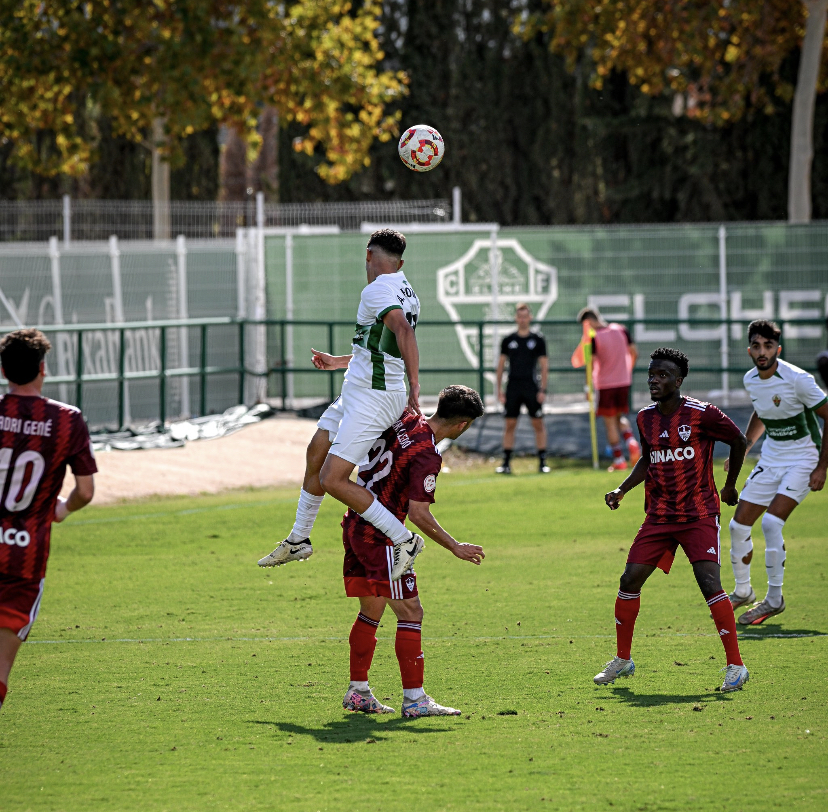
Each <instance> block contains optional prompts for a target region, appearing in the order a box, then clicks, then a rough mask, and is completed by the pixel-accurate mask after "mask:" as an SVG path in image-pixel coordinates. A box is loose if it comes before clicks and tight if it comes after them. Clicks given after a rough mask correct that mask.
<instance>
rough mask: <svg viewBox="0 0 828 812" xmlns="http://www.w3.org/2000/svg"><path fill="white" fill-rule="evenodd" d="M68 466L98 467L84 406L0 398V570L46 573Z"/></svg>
mask: <svg viewBox="0 0 828 812" xmlns="http://www.w3.org/2000/svg"><path fill="white" fill-rule="evenodd" d="M67 465H69V467H70V468H71V469H72V471H73V472H74V473H75V474H76V475H77V476H88V475H90V474H94V473H96V472H97V470H98V468H97V466H96V465H95V457H94V456H93V454H92V447H91V445H90V442H89V430H88V429H87V428H86V423H84V420H83V415H82V414H81V413H80V410H78V409H76V408H75V407H74V406H67V405H66V404H65V403H59V402H58V401H56V400H49V398H44V397H32V396H24V395H17V394H8V395H3V396H2V397H0V573H3V574H4V575H13V576H15V577H16V578H24V579H27V580H40V579H41V578H43V577H44V576H45V574H46V561H47V560H48V558H49V538H50V536H51V531H52V520H53V519H54V515H55V505H56V504H57V498H58V496H59V495H60V489H61V486H62V485H63V477H64V475H65V473H66V466H67Z"/></svg>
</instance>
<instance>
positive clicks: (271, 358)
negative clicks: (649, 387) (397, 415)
mask: <svg viewBox="0 0 828 812" xmlns="http://www.w3.org/2000/svg"><path fill="white" fill-rule="evenodd" d="M665 321H666V320H664V319H654V320H650V321H647V322H641V321H634V322H631V323H630V324H629V325H628V326H629V327H630V328H634V327H635V326H636V325H638V324H640V325H641V326H642V327H644V328H646V329H658V328H660V327H663V326H665ZM713 322H714V320H712V319H708V320H703V319H696V320H691V321H690V322H689V324H690V325H691V326H693V327H695V328H698V329H701V328H710V327H711V325H712V323H713ZM730 323H731V324H732V323H733V322H730ZM813 323H814V321H813V320H811V321H802V322H796V323H795V324H796V326H807V325H810V324H813ZM718 324H719V326H722V324H721V322H719V323H718ZM454 326H455V325H454V323H453V322H450V321H445V322H421V323H419V324H418V335H423V334H427V333H428V332H431V331H437V330H439V329H441V328H451V329H453V328H454ZM466 326H467V327H470V328H471V329H473V330H474V331H475V332H476V333H477V336H478V341H477V342H476V347H477V357H476V360H475V363H474V364H468V363H461V364H456V363H455V364H451V363H449V364H445V365H437V364H424V365H422V366H421V369H420V380H421V382H423V386H422V390H421V395H422V397H424V398H434V397H435V396H436V395H437V394H438V393H439V391H440V390H441V389H442V388H443V387H445V386H447V385H449V384H457V383H461V384H465V385H467V386H471V387H474V388H475V389H477V390H478V391H479V392H480V393H481V394H482V395H484V397H487V399H488V403H489V405H490V406H495V404H496V402H497V401H496V399H495V398H494V387H493V383H492V376H493V373H494V369H493V367H492V365H491V364H490V363H489V360H488V359H487V353H486V350H485V341H484V335H485V333H486V331H488V330H490V329H491V328H492V324H491V323H490V322H477V323H475V324H468V325H466ZM506 326H507V325H506V324H501V325H500V327H501V328H506ZM538 326H539V327H541V328H543V330H544V332H546V333H547V334H553V333H554V332H555V331H557V330H558V329H562V328H564V327H569V326H570V322H569V321H565V322H564V321H563V320H550V321H546V322H543V323H542V324H540V325H538ZM40 329H41V330H43V331H44V332H45V333H46V334H47V335H49V336H50V337H51V339H52V342H53V345H56V346H57V348H58V350H57V353H53V356H56V355H60V364H61V367H62V371H61V370H58V369H56V367H55V366H54V365H55V364H56V362H57V358H56V357H53V356H49V357H48V358H47V373H48V377H47V381H46V386H45V389H44V394H46V395H48V396H50V397H54V398H56V399H58V400H61V401H63V402H66V403H71V404H73V405H75V406H77V407H78V408H81V409H83V411H84V414H85V416H86V418H87V420H88V422H89V423H90V426H92V427H93V428H94V429H97V430H102V429H103V430H120V429H123V428H128V427H133V428H135V427H138V426H143V427H146V426H150V427H152V426H155V427H156V428H158V429H161V428H163V426H164V425H165V424H166V423H167V422H168V421H170V420H176V419H185V418H189V417H196V416H203V415H207V414H215V413H217V412H222V411H224V410H225V409H227V408H229V407H231V406H235V405H237V404H239V403H245V402H246V403H247V404H248V405H252V398H251V394H250V393H251V392H253V393H256V392H258V393H260V394H259V397H261V398H264V397H265V396H266V398H267V399H268V400H269V402H270V403H271V404H272V405H273V406H275V407H276V408H277V409H282V410H290V409H295V408H296V407H297V406H304V407H307V406H309V405H311V404H327V403H330V402H332V401H333V400H334V399H335V398H336V396H337V394H338V392H339V390H340V388H341V382H342V377H343V374H344V372H343V371H342V370H335V371H331V372H322V371H320V370H318V369H316V368H315V367H313V366H312V365H311V364H310V363H309V362H305V363H303V364H292V363H291V362H290V361H289V359H288V356H287V353H286V348H287V342H286V336H287V333H288V332H289V331H290V330H291V329H293V330H298V329H306V330H311V331H313V332H314V333H315V335H316V341H315V342H314V346H316V347H317V348H318V349H323V350H325V351H327V352H330V353H332V354H340V353H341V351H342V347H341V340H340V337H341V335H343V334H344V333H343V331H344V330H347V331H348V332H350V331H352V329H353V324H352V323H351V322H341V321H340V322H334V321H328V322H326V321H298V322H289V321H284V320H278V319H264V320H252V319H231V318H210V319H178V320H166V321H148V322H131V323H129V324H73V325H44V326H42V327H40ZM182 333H186V334H187V336H188V340H187V343H188V345H189V347H190V348H191V352H190V353H189V355H188V356H187V359H186V365H184V366H182V365H181V364H180V362H176V358H175V356H174V354H173V353H172V352H171V347H172V346H173V345H174V344H175V342H179V343H180V342H181V341H182V340H183V339H182ZM262 334H264V335H262ZM257 341H261V342H263V343H264V344H266V346H267V355H266V358H265V363H264V365H263V366H262V365H260V362H259V361H258V359H257V357H256V355H255V353H252V352H251V351H250V350H251V347H252V346H253V345H254V344H255V343H256V342H257ZM139 345H143V349H142V350H139V349H138V347H139ZM102 351H104V352H109V353H111V354H112V355H113V357H114V358H115V359H116V360H115V363H114V365H113V366H112V367H111V368H109V369H105V370H103V371H101V369H100V367H99V366H98V365H96V359H95V355H96V353H99V352H102ZM135 352H143V353H144V354H145V355H146V356H147V359H148V361H147V363H145V364H144V368H142V369H140V370H134V369H131V368H130V364H129V356H130V353H135ZM567 356H568V353H567ZM548 358H549V366H548V369H549V373H550V380H553V379H555V380H558V381H561V380H563V379H566V380H568V381H570V382H571V383H570V385H567V386H565V387H562V388H563V389H566V390H567V391H571V390H573V389H574V390H577V389H578V388H579V387H581V386H582V385H583V383H584V378H585V375H584V370H583V369H575V368H573V367H572V366H571V365H570V364H568V363H561V361H562V359H561V357H560V356H553V355H552V354H550V355H549V356H548ZM692 361H693V359H692V358H691V377H690V378H689V380H691V381H692V379H693V378H692V376H701V375H705V374H712V375H714V376H717V377H718V376H722V375H734V376H738V377H741V376H742V375H743V374H744V372H745V371H746V369H747V366H748V365H747V364H743V365H741V366H736V365H734V366H731V367H728V368H723V367H721V366H719V365H710V366H706V365H699V366H695V365H693V363H692ZM812 366H813V365H809V367H812ZM811 371H813V369H812V370H811ZM53 372H57V374H52V373H53ZM645 375H646V361H645V360H642V361H640V362H639V364H638V366H637V368H636V370H635V371H634V373H633V390H634V392H635V391H640V392H642V393H643V392H645V389H646V387H645ZM298 379H302V380H312V381H313V382H314V386H313V387H312V388H310V387H308V386H307V385H297V380H298ZM5 384H6V382H5V381H3V380H2V379H0V385H3V386H5ZM686 388H687V389H688V394H689V393H690V391H693V392H697V391H698V390H691V387H686ZM297 390H299V391H303V392H305V395H304V396H303V397H301V398H297V397H296V396H295V395H294V394H293V393H294V392H295V391H297ZM182 391H186V392H187V393H188V394H189V397H188V398H186V399H185V398H183V397H182V394H181V393H182ZM309 391H313V392H314V393H315V394H312V395H308V394H307V393H308V392H309ZM701 394H704V393H701ZM720 394H721V393H720ZM550 396H551V401H552V403H553V404H554V403H555V401H556V399H559V398H560V393H559V392H558V391H557V390H556V388H555V387H552V388H551V389H550ZM254 398H255V395H254Z"/></svg>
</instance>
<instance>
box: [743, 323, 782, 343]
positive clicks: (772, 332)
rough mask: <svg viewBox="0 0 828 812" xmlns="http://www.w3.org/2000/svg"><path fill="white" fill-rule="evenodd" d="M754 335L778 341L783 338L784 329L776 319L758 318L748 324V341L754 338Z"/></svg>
mask: <svg viewBox="0 0 828 812" xmlns="http://www.w3.org/2000/svg"><path fill="white" fill-rule="evenodd" d="M754 336H760V337H761V338H769V339H770V340H771V341H776V342H778V341H779V339H780V338H782V330H780V329H779V325H778V324H777V323H776V322H775V321H770V320H769V319H756V320H754V321H752V322H751V323H750V324H749V325H748V342H750V341H752V340H753V337H754Z"/></svg>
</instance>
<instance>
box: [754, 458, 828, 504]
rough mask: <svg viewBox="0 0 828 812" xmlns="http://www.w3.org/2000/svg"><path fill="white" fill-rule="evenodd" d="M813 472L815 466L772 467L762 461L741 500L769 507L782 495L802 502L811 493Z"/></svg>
mask: <svg viewBox="0 0 828 812" xmlns="http://www.w3.org/2000/svg"><path fill="white" fill-rule="evenodd" d="M813 470H814V466H813V465H786V466H784V467H782V466H779V467H770V466H767V465H763V464H762V460H761V459H760V460H759V462H758V463H757V464H756V467H755V468H754V469H753V470H752V471H751V472H750V476H749V477H748V478H747V482H745V487H744V488H742V492H741V493H740V494H739V499H741V500H742V501H743V502H751V503H752V504H754V505H762V506H763V507H767V506H768V505H769V504H770V503H771V502H772V501H773V497H774V496H776V494H778V493H781V494H782V496H787V497H789V498H791V499H793V500H795V501H796V502H801V501H802V500H803V499H804V498H805V497H806V496H807V495H808V494H809V493H810V492H811V487H810V485H809V484H808V483H809V481H810V479H811V471H813Z"/></svg>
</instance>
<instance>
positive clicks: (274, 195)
mask: <svg viewBox="0 0 828 812" xmlns="http://www.w3.org/2000/svg"><path fill="white" fill-rule="evenodd" d="M259 135H261V137H262V148H261V149H260V150H259V155H258V156H257V158H256V160H255V161H254V162H253V166H252V167H250V185H251V186H252V187H253V191H254V192H264V194H265V199H266V200H278V199H279V113H278V112H277V110H276V109H275V108H273V107H265V108H264V110H262V114H261V116H259Z"/></svg>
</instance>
